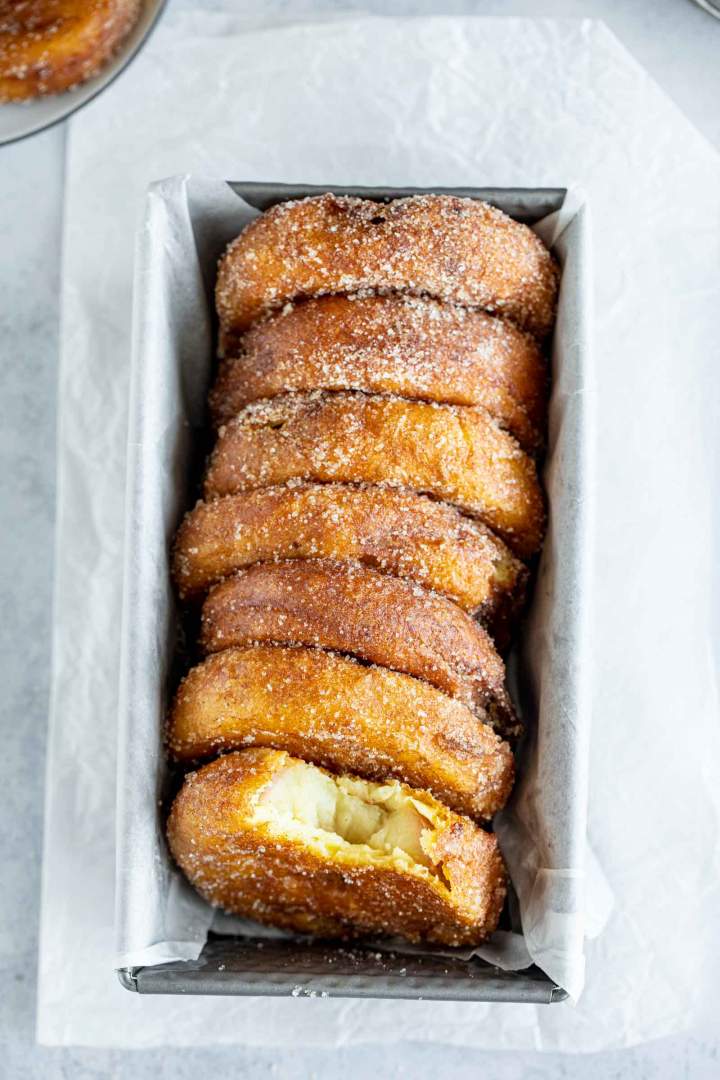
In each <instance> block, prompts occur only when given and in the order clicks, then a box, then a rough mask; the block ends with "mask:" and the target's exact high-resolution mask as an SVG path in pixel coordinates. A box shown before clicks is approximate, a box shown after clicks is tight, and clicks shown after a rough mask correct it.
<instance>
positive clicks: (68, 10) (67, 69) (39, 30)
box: [0, 0, 141, 102]
mask: <svg viewBox="0 0 720 1080" xmlns="http://www.w3.org/2000/svg"><path fill="white" fill-rule="evenodd" d="M140 7H141V4H140V0H22V2H21V3H17V2H14V0H0V102H2V101H23V100H26V99H28V98H33V97H38V96H39V95H41V94H57V93H60V92H62V91H64V90H69V89H70V88H71V87H73V86H76V85H77V84H78V83H82V82H85V80H86V79H89V78H91V77H92V76H93V75H95V74H96V73H97V72H98V71H99V69H100V68H101V67H102V66H103V65H104V64H105V63H106V62H107V61H108V60H109V59H110V57H111V56H112V55H113V54H114V53H115V51H116V50H117V49H118V47H119V46H120V45H121V44H122V42H123V40H124V39H125V38H126V37H127V35H128V34H129V33H130V31H131V29H132V28H133V26H134V25H135V23H136V22H137V20H138V17H139V15H140Z"/></svg>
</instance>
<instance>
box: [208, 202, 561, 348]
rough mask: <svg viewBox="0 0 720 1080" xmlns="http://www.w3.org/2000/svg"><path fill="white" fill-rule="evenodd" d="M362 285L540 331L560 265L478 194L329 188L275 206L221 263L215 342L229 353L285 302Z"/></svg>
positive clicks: (550, 314) (545, 329)
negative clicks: (387, 196)
mask: <svg viewBox="0 0 720 1080" xmlns="http://www.w3.org/2000/svg"><path fill="white" fill-rule="evenodd" d="M367 289H371V290H377V291H385V292H387V291H390V292H403V293H409V294H412V295H416V296H430V297H433V298H434V299H436V300H443V301H446V302H450V303H454V304H462V305H464V306H468V307H477V308H483V309H484V310H486V311H489V312H492V313H494V314H498V315H503V316H505V317H507V318H508V319H509V320H510V321H511V322H514V323H516V325H518V326H519V327H520V328H521V329H525V330H529V331H530V332H531V333H533V334H535V335H536V336H537V337H540V338H542V337H544V336H545V335H546V334H548V333H549V331H550V329H551V328H552V324H553V319H554V315H555V306H556V299H557V289H558V269H557V266H556V264H555V260H554V259H553V257H552V255H551V254H550V252H549V251H548V250H547V248H546V247H545V246H544V245H543V243H542V242H541V241H540V239H539V238H538V237H537V236H536V235H535V234H534V233H533V232H532V231H531V230H530V229H529V228H527V226H525V225H521V224H519V223H518V222H516V221H513V219H512V218H510V217H508V216H507V215H506V214H503V213H502V211H500V210H497V209H496V208H495V207H492V206H489V205H488V204H487V203H484V202H481V201H479V200H476V199H463V198H458V197H456V196H453V195H416V196H414V197H412V198H407V199H397V200H395V201H394V202H389V203H377V202H373V201H371V200H368V199H357V198H349V197H346V196H335V195H331V194H326V195H320V196H313V197H311V198H307V199H299V200H295V201H289V202H284V203H279V204H278V205H277V206H273V207H272V208H271V209H270V210H268V211H267V212H266V213H264V214H262V215H261V216H260V217H258V218H256V219H255V220H254V221H252V222H251V223H250V224H249V225H248V226H247V227H246V228H245V229H244V230H243V232H241V233H240V235H239V236H238V237H237V238H236V239H235V240H234V241H233V242H232V243H231V244H230V246H229V247H228V249H227V251H226V253H225V255H224V256H223V258H222V259H221V260H220V264H219V268H218V278H217V287H216V292H215V298H216V305H217V311H218V315H219V317H220V327H221V348H224V350H225V351H226V352H231V351H232V350H233V347H234V344H235V343H236V341H237V336H238V335H240V334H242V333H243V332H244V331H245V330H247V329H248V327H249V326H250V325H251V324H252V323H253V322H255V321H256V320H257V319H258V318H260V317H261V316H262V315H264V314H266V313H267V312H269V311H272V310H274V309H277V308H280V307H282V306H283V305H284V304H285V303H287V302H288V301H292V300H295V299H298V298H301V297H312V296H320V295H323V294H325V293H345V294H347V293H355V292H358V291H359V290H367Z"/></svg>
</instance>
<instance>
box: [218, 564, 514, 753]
mask: <svg viewBox="0 0 720 1080" xmlns="http://www.w3.org/2000/svg"><path fill="white" fill-rule="evenodd" d="M258 642H265V643H267V642H277V643H280V644H285V645H305V646H310V647H312V646H317V647H319V648H323V649H331V650H333V651H335V652H341V653H348V654H349V655H351V656H355V657H357V658H359V659H361V660H365V661H367V662H368V663H372V664H379V665H380V666H381V667H388V668H392V669H393V670H395V671H400V672H404V673H405V674H406V675H413V676H415V677H416V678H419V679H425V680H426V681H427V682H429V683H431V684H432V685H433V686H436V687H437V688H438V689H439V690H443V691H445V693H447V694H450V695H451V696H452V697H455V698H457V699H458V700H459V701H462V702H464V703H465V704H466V705H467V706H469V707H470V708H472V709H473V711H475V712H476V713H477V715H478V716H479V717H480V718H481V719H482V720H484V721H486V722H488V723H490V724H491V725H492V726H493V727H494V728H495V729H496V730H497V731H498V732H499V733H500V734H501V735H517V734H518V730H519V728H518V720H517V716H516V714H515V710H514V709H513V706H512V702H511V701H510V696H509V694H508V692H507V689H506V687H505V665H504V664H503V662H502V660H501V658H500V656H499V655H498V653H497V651H496V650H495V647H494V645H493V643H492V640H491V639H490V637H489V636H488V634H487V633H486V632H485V630H483V628H482V627H481V626H480V625H479V624H478V623H477V622H476V620H475V619H473V618H472V617H471V616H470V615H468V614H467V613H466V612H464V611H463V610H462V608H459V607H458V605H457V604H454V603H453V602H452V600H448V599H446V597H444V596H438V595H437V593H432V592H429V591H428V590H427V589H423V588H421V587H420V586H419V585H414V584H413V583H412V582H409V581H402V580H401V579H399V578H394V577H390V576H389V575H387V574H381V573H378V571H376V570H371V569H370V568H369V567H367V566H362V565H360V564H354V563H347V562H337V561H334V560H332V559H317V560H307V561H305V560H297V559H296V560H292V561H287V562H267V563H256V564H255V565H254V566H250V567H248V568H247V569H246V570H241V571H239V572H238V573H237V574H235V575H233V576H232V577H229V578H226V579H225V581H222V582H220V584H219V585H215V586H214V588H213V589H212V590H211V591H210V593H209V594H208V597H207V599H206V601H205V603H204V604H203V609H202V625H201V630H200V644H201V647H202V648H203V650H204V651H205V652H219V651H220V650H221V649H227V648H230V647H231V646H245V645H249V644H253V643H258Z"/></svg>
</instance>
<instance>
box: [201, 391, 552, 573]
mask: <svg viewBox="0 0 720 1080" xmlns="http://www.w3.org/2000/svg"><path fill="white" fill-rule="evenodd" d="M289 480H312V481H320V482H328V481H339V482H342V483H376V484H384V485H388V486H391V487H400V488H406V489H410V490H413V491H417V492H420V493H423V494H427V495H430V496H433V497H434V498H436V499H441V500H443V501H445V502H449V503H453V504H454V505H455V506H457V507H458V508H459V509H460V510H462V511H464V512H465V513H467V514H470V515H471V516H473V517H477V518H479V519H480V521H482V522H484V523H485V524H486V525H488V526H489V527H490V528H491V529H493V531H494V532H496V533H497V534H498V535H499V536H500V537H501V538H502V539H503V540H504V541H505V543H506V544H507V545H508V547H510V548H511V549H512V550H513V551H514V552H515V553H516V554H517V555H519V556H520V557H521V558H524V557H527V556H530V555H532V554H533V553H534V552H536V551H537V550H538V548H539V547H540V543H541V540H542V533H543V526H544V507H543V498H542V493H541V490H540V485H539V482H538V478H537V473H536V469H535V464H534V463H533V461H532V460H531V459H530V458H529V457H528V455H527V454H525V453H524V452H523V451H522V450H521V449H520V447H519V446H518V444H517V443H516V442H515V440H514V439H513V438H512V437H511V436H510V435H508V434H507V433H506V432H504V431H501V429H500V428H499V427H498V426H497V425H496V424H495V422H494V421H493V420H492V418H491V417H490V416H489V415H488V413H487V412H485V410H484V409H480V408H477V407H470V406H467V405H456V406H453V405H435V404H430V403H427V402H420V401H405V400H404V399H402V398H397V397H381V396H379V395H366V394H361V393H354V392H343V393H325V392H322V391H319V392H317V393H312V394H306V395H303V394H287V395H285V396H284V397H279V398H274V399H272V400H271V401H260V402H256V403H255V404H253V405H247V406H246V407H245V408H244V409H243V410H242V411H241V412H240V413H238V415H237V416H236V417H235V419H234V420H232V421H231V422H230V423H229V424H227V425H225V426H224V427H222V428H221V429H220V431H219V433H218V441H217V444H216V446H215V450H214V451H213V454H212V456H211V458H210V462H209V466H208V470H207V475H206V479H205V497H206V498H207V499H212V498H215V497H216V496H218V495H231V494H236V493H238V492H242V491H252V490H253V489H255V488H259V487H266V486H268V485H274V484H282V483H286V482H287V481H289Z"/></svg>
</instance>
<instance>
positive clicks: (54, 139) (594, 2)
mask: <svg viewBox="0 0 720 1080" xmlns="http://www.w3.org/2000/svg"><path fill="white" fill-rule="evenodd" d="M171 2H174V3H175V4H176V6H178V7H196V8H197V7H205V8H207V9H208V10H213V9H215V8H218V7H224V8H225V9H227V8H228V7H232V8H233V9H234V10H236V11H237V10H241V11H243V12H247V13H248V15H253V16H255V17H257V16H258V15H263V14H272V15H275V16H284V17H291V16H293V15H295V14H297V13H306V12H320V13H323V12H337V11H373V12H378V13H381V12H382V13H392V14H431V13H443V14H449V13H453V12H455V13H458V14H479V15H482V14H492V15H497V14H505V15H507V14H518V15H554V16H570V17H581V16H592V17H596V18H603V19H605V21H606V22H607V23H608V24H609V26H610V27H611V29H613V30H614V32H615V33H616V34H617V36H618V37H619V38H620V39H621V40H622V41H623V42H624V43H625V44H626V46H627V47H628V48H629V49H630V50H631V52H632V53H633V54H634V55H635V56H636V57H637V59H638V60H639V61H640V62H641V63H642V64H643V65H644V66H645V67H646V68H647V69H648V70H649V71H650V72H651V73H652V74H653V75H654V76H655V78H656V79H657V81H658V82H659V83H660V84H661V86H663V88H664V89H665V90H666V91H667V93H668V94H669V95H670V96H671V97H672V98H673V99H674V100H675V101H676V102H677V104H678V105H679V106H680V108H681V109H682V110H683V111H684V112H685V113H686V115H688V116H689V117H690V118H691V119H692V120H693V121H694V123H695V124H696V126H697V127H698V128H699V129H700V130H701V131H702V132H703V133H704V134H705V135H706V136H707V138H708V139H709V140H710V141H711V142H713V143H714V144H715V145H716V146H718V148H720V108H718V103H719V102H720V22H715V21H713V19H712V18H711V17H710V16H708V15H706V14H705V13H704V12H702V11H701V10H700V9H699V8H696V7H695V6H694V5H693V4H692V3H691V2H690V0H654V2H653V3H647V2H646V0H574V2H573V0H544V2H543V0H506V2H502V0H495V2H493V0H445V2H441V0H435V2H433V0H385V2H382V0H365V2H364V3H357V4H356V3H343V2H334V0H313V2H308V3H306V2H304V0H295V2H291V0H285V2H284V0H266V2H265V3H263V4H258V3H253V2H252V0H235V2H233V3H232V4H231V3H230V2H226V3H225V4H223V3H220V2H217V0H216V2H214V3H213V2H211V0H197V2H196V3H194V4H192V3H190V0H171ZM64 146H65V130H64V128H63V127H59V128H56V129H53V130H51V131H48V132H46V133H44V134H42V135H39V136H36V137H34V138H33V139H30V140H28V141H25V142H21V143H18V144H15V145H12V146H8V147H5V148H0V403H1V405H0V407H1V408H2V423H0V455H1V462H2V468H1V469H0V507H1V509H2V519H3V524H4V527H3V529H2V531H1V532H0V568H2V569H1V579H0V602H1V603H2V609H3V612H4V619H3V620H2V625H1V626H0V640H1V648H0V665H1V668H0V680H1V684H2V686H3V691H4V692H3V695H2V704H1V707H2V725H3V726H2V731H3V735H4V740H3V749H4V754H3V763H4V769H3V776H4V785H3V787H4V792H3V794H4V811H3V826H2V829H1V830H0V845H1V846H2V862H1V864H0V865H2V878H1V879H2V887H1V888H0V985H1V987H2V990H1V991H0V1077H5V1076H7V1077H12V1078H15V1077H18V1078H21V1077H36V1076H42V1077H47V1078H54V1077H70V1078H73V1080H74V1078H80V1080H82V1078H90V1077H104V1076H113V1077H114V1076H121V1075H122V1076H124V1075H126V1074H127V1075H130V1074H131V1073H132V1075H134V1076H138V1077H141V1078H142V1077H145V1076H147V1077H150V1076H153V1077H165V1076H167V1077H170V1076H173V1077H177V1078H178V1080H180V1078H183V1077H192V1078H195V1077H198V1076H203V1075H208V1074H209V1073H211V1072H212V1073H213V1074H214V1075H216V1076H217V1077H219V1078H221V1077H226V1076H227V1077H230V1076H233V1077H244V1076H247V1077H256V1076H258V1077H259V1076H265V1075H268V1076H275V1077H306V1076H307V1077H311V1076H312V1077H317V1078H331V1077H333V1078H334V1077H337V1076H339V1075H343V1076H345V1077H347V1078H348V1080H350V1078H354V1077H365V1076H368V1075H372V1074H374V1073H376V1072H377V1073H379V1072H380V1071H382V1073H383V1074H385V1075H389V1076H423V1077H424V1076H428V1077H430V1076H436V1075H441V1074H442V1075H451V1076H456V1077H458V1078H465V1077H468V1078H469V1077H474V1076H476V1075H478V1074H480V1073H482V1074H483V1075H485V1076H488V1077H491V1078H498V1080H505V1078H507V1080H509V1078H516V1077H521V1076H533V1077H536V1078H538V1080H540V1078H543V1077H551V1076H552V1077H556V1076H557V1077H564V1076H568V1077H570V1076H573V1077H574V1076H576V1075H577V1073H578V1071H579V1070H580V1069H582V1074H583V1076H585V1077H586V1078H587V1080H596V1078H601V1077H610V1076H612V1077H618V1078H621V1080H622V1078H626V1077H627V1078H630V1077H632V1078H637V1080H641V1078H646V1077H647V1078H657V1080H666V1078H667V1080H669V1078H671V1077H672V1078H675V1077H692V1078H693V1080H706V1078H707V1080H710V1078H715V1077H717V1076H720V1061H719V1060H718V1056H719V1054H720V1037H718V1034H717V1033H713V1032H693V1033H690V1034H688V1035H687V1036H684V1037H678V1038H674V1039H669V1040H663V1041H661V1042H658V1043H653V1044H650V1045H647V1046H643V1047H638V1048H635V1049H632V1050H627V1051H624V1052H614V1053H609V1054H598V1055H593V1056H591V1057H585V1058H582V1059H579V1058H577V1057H572V1056H567V1055H566V1056H559V1055H544V1056H541V1055H534V1054H526V1053H523V1054H507V1053H505V1054H488V1053H482V1052H478V1051H467V1050H463V1049H458V1048H450V1047H443V1046H434V1047H428V1046H425V1045H419V1044H415V1045H413V1044H412V1043H409V1044H404V1045H403V1047H402V1050H398V1051H397V1052H396V1053H393V1052H392V1051H391V1050H389V1049H388V1048H387V1047H376V1048H373V1047H372V1045H369V1046H368V1047H367V1048H366V1049H364V1050H363V1051H362V1052H359V1051H358V1050H357V1049H350V1050H347V1051H345V1050H337V1051H332V1052H331V1051H325V1050H300V1051H293V1052H292V1053H290V1052H287V1051H282V1052H278V1053H275V1052H273V1051H272V1050H266V1051H258V1050H255V1049H250V1050H243V1049H242V1048H234V1049H218V1050H210V1051H207V1050H205V1051H202V1052H199V1051H198V1052H190V1051H187V1050H162V1051H132V1052H120V1051H89V1050H80V1049H77V1050H75V1049H62V1050H60V1049H58V1050H49V1049H44V1048H41V1047H36V1046H35V1045H34V1035H33V1032H34V1011H35V970H36V950H37V917H38V899H39V889H40V862H41V847H42V793H43V773H44V736H45V724H46V711H47V697H48V674H49V657H50V648H51V640H50V612H51V606H52V564H53V518H54V503H55V483H54V473H55V469H54V443H55V386H56V364H57V344H58V286H59V256H60V243H61V209H62V194H63V164H64ZM403 1035H404V1036H405V1037H408V1035H411V1033H408V1032H404V1033H403Z"/></svg>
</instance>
